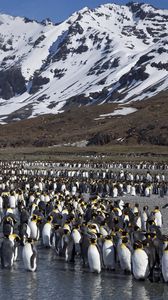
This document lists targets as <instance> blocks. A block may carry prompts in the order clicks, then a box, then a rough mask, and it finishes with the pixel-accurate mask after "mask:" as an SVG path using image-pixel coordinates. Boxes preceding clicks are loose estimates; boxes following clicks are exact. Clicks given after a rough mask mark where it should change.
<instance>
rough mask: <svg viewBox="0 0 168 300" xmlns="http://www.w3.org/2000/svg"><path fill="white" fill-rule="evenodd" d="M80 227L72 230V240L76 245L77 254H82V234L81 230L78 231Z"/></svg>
mask: <svg viewBox="0 0 168 300" xmlns="http://www.w3.org/2000/svg"><path fill="white" fill-rule="evenodd" d="M78 227H79V226H76V228H73V229H72V232H71V236H72V239H73V241H74V245H75V254H77V255H78V254H80V240H81V234H80V232H79V229H78Z"/></svg>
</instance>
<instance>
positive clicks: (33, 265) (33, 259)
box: [22, 238, 37, 272]
mask: <svg viewBox="0 0 168 300" xmlns="http://www.w3.org/2000/svg"><path fill="white" fill-rule="evenodd" d="M22 258H23V263H24V267H25V269H26V270H27V271H31V272H35V271H36V269H37V250H36V248H35V245H34V243H33V239H31V238H28V239H27V241H26V242H25V244H24V246H23V249H22Z"/></svg>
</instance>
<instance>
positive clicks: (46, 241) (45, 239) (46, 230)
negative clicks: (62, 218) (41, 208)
mask: <svg viewBox="0 0 168 300" xmlns="http://www.w3.org/2000/svg"><path fill="white" fill-rule="evenodd" d="M52 220H53V217H52V216H49V217H48V218H47V222H46V223H45V224H44V226H43V229H42V243H43V245H44V246H45V247H51V246H52V241H51V237H52Z"/></svg>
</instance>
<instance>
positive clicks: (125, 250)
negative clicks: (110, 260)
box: [118, 236, 133, 273]
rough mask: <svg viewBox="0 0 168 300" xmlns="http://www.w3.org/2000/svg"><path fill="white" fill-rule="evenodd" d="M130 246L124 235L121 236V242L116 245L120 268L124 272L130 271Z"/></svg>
mask: <svg viewBox="0 0 168 300" xmlns="http://www.w3.org/2000/svg"><path fill="white" fill-rule="evenodd" d="M132 251H133V249H132V247H131V244H130V243H129V240H128V237H127V236H125V237H123V238H122V242H121V244H119V246H118V257H119V263H120V267H121V269H122V270H123V271H124V272H125V273H130V272H131V256H132Z"/></svg>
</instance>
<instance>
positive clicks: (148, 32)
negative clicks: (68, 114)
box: [0, 2, 168, 143]
mask: <svg viewBox="0 0 168 300" xmlns="http://www.w3.org/2000/svg"><path fill="white" fill-rule="evenodd" d="M167 21H168V11H167V10H161V9H157V8H155V7H153V6H151V5H149V4H144V3H141V4H140V3H134V2H130V3H128V4H127V5H126V6H124V5H121V6H120V5H116V4H112V3H109V4H104V5H101V6H99V7H97V8H95V9H92V10H91V9H89V8H87V7H86V8H84V9H82V10H80V11H78V12H75V13H74V14H73V15H72V16H70V17H69V18H68V19H67V20H65V21H64V22H62V23H60V24H53V23H52V22H51V21H50V20H49V19H46V20H43V21H42V22H41V23H40V22H36V21H32V20H29V19H27V18H19V17H12V16H7V15H3V16H2V15H1V14H0V29H1V33H0V107H1V108H3V109H2V110H0V122H3V123H4V122H8V121H9V120H10V121H12V119H13V120H16V119H17V120H18V119H23V118H24V117H25V119H26V118H31V117H35V116H38V115H40V114H49V113H52V114H57V113H59V112H60V111H66V110H69V109H71V108H75V107H81V106H82V107H84V106H91V105H100V104H104V103H112V102H115V103H122V102H124V103H126V102H130V101H136V100H143V99H147V98H150V97H152V96H154V95H156V94H158V93H160V92H161V91H164V90H166V89H168V74H167V71H168V64H167V61H168V42H167V37H168V22H167ZM11 98H12V101H13V102H14V104H15V101H16V106H15V105H13V103H11V101H6V102H4V100H9V99H11ZM25 104H26V105H28V106H29V107H31V109H29V110H28V108H26V109H27V111H29V113H28V114H27V113H26V109H24V107H25ZM4 106H5V107H4ZM24 110H25V112H24V113H23V111H24ZM1 111H2V113H1ZM20 112H22V113H21V114H20V116H19V113H20ZM96 139H97V140H99V141H100V140H102V143H104V142H106V141H107V142H108V140H109V139H110V140H111V139H113V135H108V137H107V136H106V137H104V136H103V137H100V136H97V137H96V138H95V140H96ZM140 139H141V137H140ZM158 139H159V140H161V138H160V137H159V136H158ZM103 140H104V141H103Z"/></svg>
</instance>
